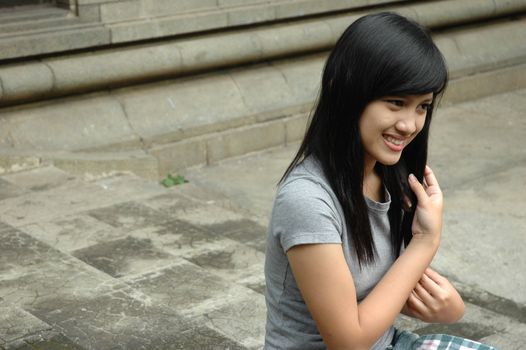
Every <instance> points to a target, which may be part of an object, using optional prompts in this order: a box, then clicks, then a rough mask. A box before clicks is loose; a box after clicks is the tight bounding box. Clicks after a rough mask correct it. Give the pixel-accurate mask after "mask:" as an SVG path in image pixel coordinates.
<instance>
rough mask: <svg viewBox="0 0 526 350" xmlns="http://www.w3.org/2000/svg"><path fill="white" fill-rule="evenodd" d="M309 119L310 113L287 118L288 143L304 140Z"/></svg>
mask: <svg viewBox="0 0 526 350" xmlns="http://www.w3.org/2000/svg"><path fill="white" fill-rule="evenodd" d="M308 121H309V114H308V113H305V114H301V115H298V116H293V117H291V118H287V119H286V120H285V121H284V122H285V131H286V144H287V145H288V144H291V143H294V142H298V141H301V140H303V137H304V136H305V131H306V130H307V125H308Z"/></svg>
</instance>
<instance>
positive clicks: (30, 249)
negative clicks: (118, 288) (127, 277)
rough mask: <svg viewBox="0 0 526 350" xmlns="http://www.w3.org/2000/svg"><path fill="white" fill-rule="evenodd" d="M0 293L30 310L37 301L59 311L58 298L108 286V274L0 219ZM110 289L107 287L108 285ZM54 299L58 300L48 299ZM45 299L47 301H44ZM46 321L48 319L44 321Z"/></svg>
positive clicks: (80, 295)
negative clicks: (0, 253)
mask: <svg viewBox="0 0 526 350" xmlns="http://www.w3.org/2000/svg"><path fill="white" fill-rule="evenodd" d="M0 237H1V240H0V249H1V250H2V255H1V257H0V262H1V264H0V273H1V275H2V276H3V278H2V279H0V296H1V297H2V299H3V300H4V301H5V302H6V303H9V304H12V305H15V306H19V307H22V308H25V309H26V310H27V311H29V312H31V313H32V314H33V315H35V316H36V317H38V318H40V319H41V320H43V321H44V322H47V320H46V318H43V317H40V315H38V314H36V313H35V312H34V311H35V309H38V307H37V305H38V304H39V305H41V306H44V307H46V308H48V310H53V311H54V312H59V311H57V310H59V309H60V307H58V308H55V307H57V306H59V305H60V301H61V300H64V299H63V298H65V297H66V296H68V297H69V298H79V299H80V298H89V297H90V296H92V295H93V294H96V293H97V292H98V291H100V290H97V288H101V290H104V288H106V289H108V288H110V287H109V285H110V284H111V283H109V282H110V281H111V278H110V277H109V276H108V275H106V274H104V273H102V272H100V271H98V270H95V269H93V268H89V267H87V265H86V264H84V263H82V262H80V261H79V260H77V259H74V258H72V257H70V256H69V255H66V254H64V253H61V252H59V251H57V250H55V249H53V248H51V247H50V246H48V245H47V244H44V243H42V242H40V241H38V240H37V239H35V238H33V237H31V236H29V235H27V234H25V233H23V232H22V231H20V230H17V229H15V228H13V227H10V226H8V225H5V224H3V223H0ZM110 289H111V288H110ZM52 300H56V301H57V302H58V303H59V304H58V305H57V304H56V303H51V301H52ZM48 302H49V303H48ZM47 323H48V324H49V322H47Z"/></svg>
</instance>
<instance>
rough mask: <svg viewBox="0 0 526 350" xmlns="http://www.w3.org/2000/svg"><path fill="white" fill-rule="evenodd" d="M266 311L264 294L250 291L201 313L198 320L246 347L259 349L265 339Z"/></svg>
mask: <svg viewBox="0 0 526 350" xmlns="http://www.w3.org/2000/svg"><path fill="white" fill-rule="evenodd" d="M266 311H267V308H266V306H265V299H264V297H263V295H261V294H258V293H254V292H252V291H250V293H247V295H246V296H244V297H243V298H239V299H237V300H236V299H235V300H232V301H231V302H230V303H229V304H228V305H224V306H222V307H219V308H217V309H215V310H212V311H209V312H207V313H206V314H205V315H199V316H198V317H196V321H197V322H198V323H200V324H204V325H206V326H208V327H210V328H212V329H215V330H217V331H218V332H220V333H222V334H225V335H226V336H227V337H228V338H230V339H234V340H236V341H238V342H239V343H241V344H242V345H243V346H245V347H246V348H249V349H259V348H262V347H263V345H264V340H265V317H266Z"/></svg>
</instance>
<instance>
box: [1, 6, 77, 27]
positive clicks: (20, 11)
mask: <svg viewBox="0 0 526 350" xmlns="http://www.w3.org/2000/svg"><path fill="white" fill-rule="evenodd" d="M68 13H69V11H68V10H66V9H62V8H59V7H55V6H52V5H27V6H16V7H4V8H0V33H2V28H3V26H4V25H9V24H13V23H24V22H25V24H27V25H29V24H30V23H31V22H32V21H35V20H45V19H53V18H63V17H65V16H67V15H68Z"/></svg>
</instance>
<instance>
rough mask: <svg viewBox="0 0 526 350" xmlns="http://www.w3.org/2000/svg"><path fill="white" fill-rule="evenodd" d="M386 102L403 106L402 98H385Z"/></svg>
mask: <svg viewBox="0 0 526 350" xmlns="http://www.w3.org/2000/svg"><path fill="white" fill-rule="evenodd" d="M387 102H388V103H390V104H392V105H395V106H397V107H403V106H404V101H402V100H387Z"/></svg>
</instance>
